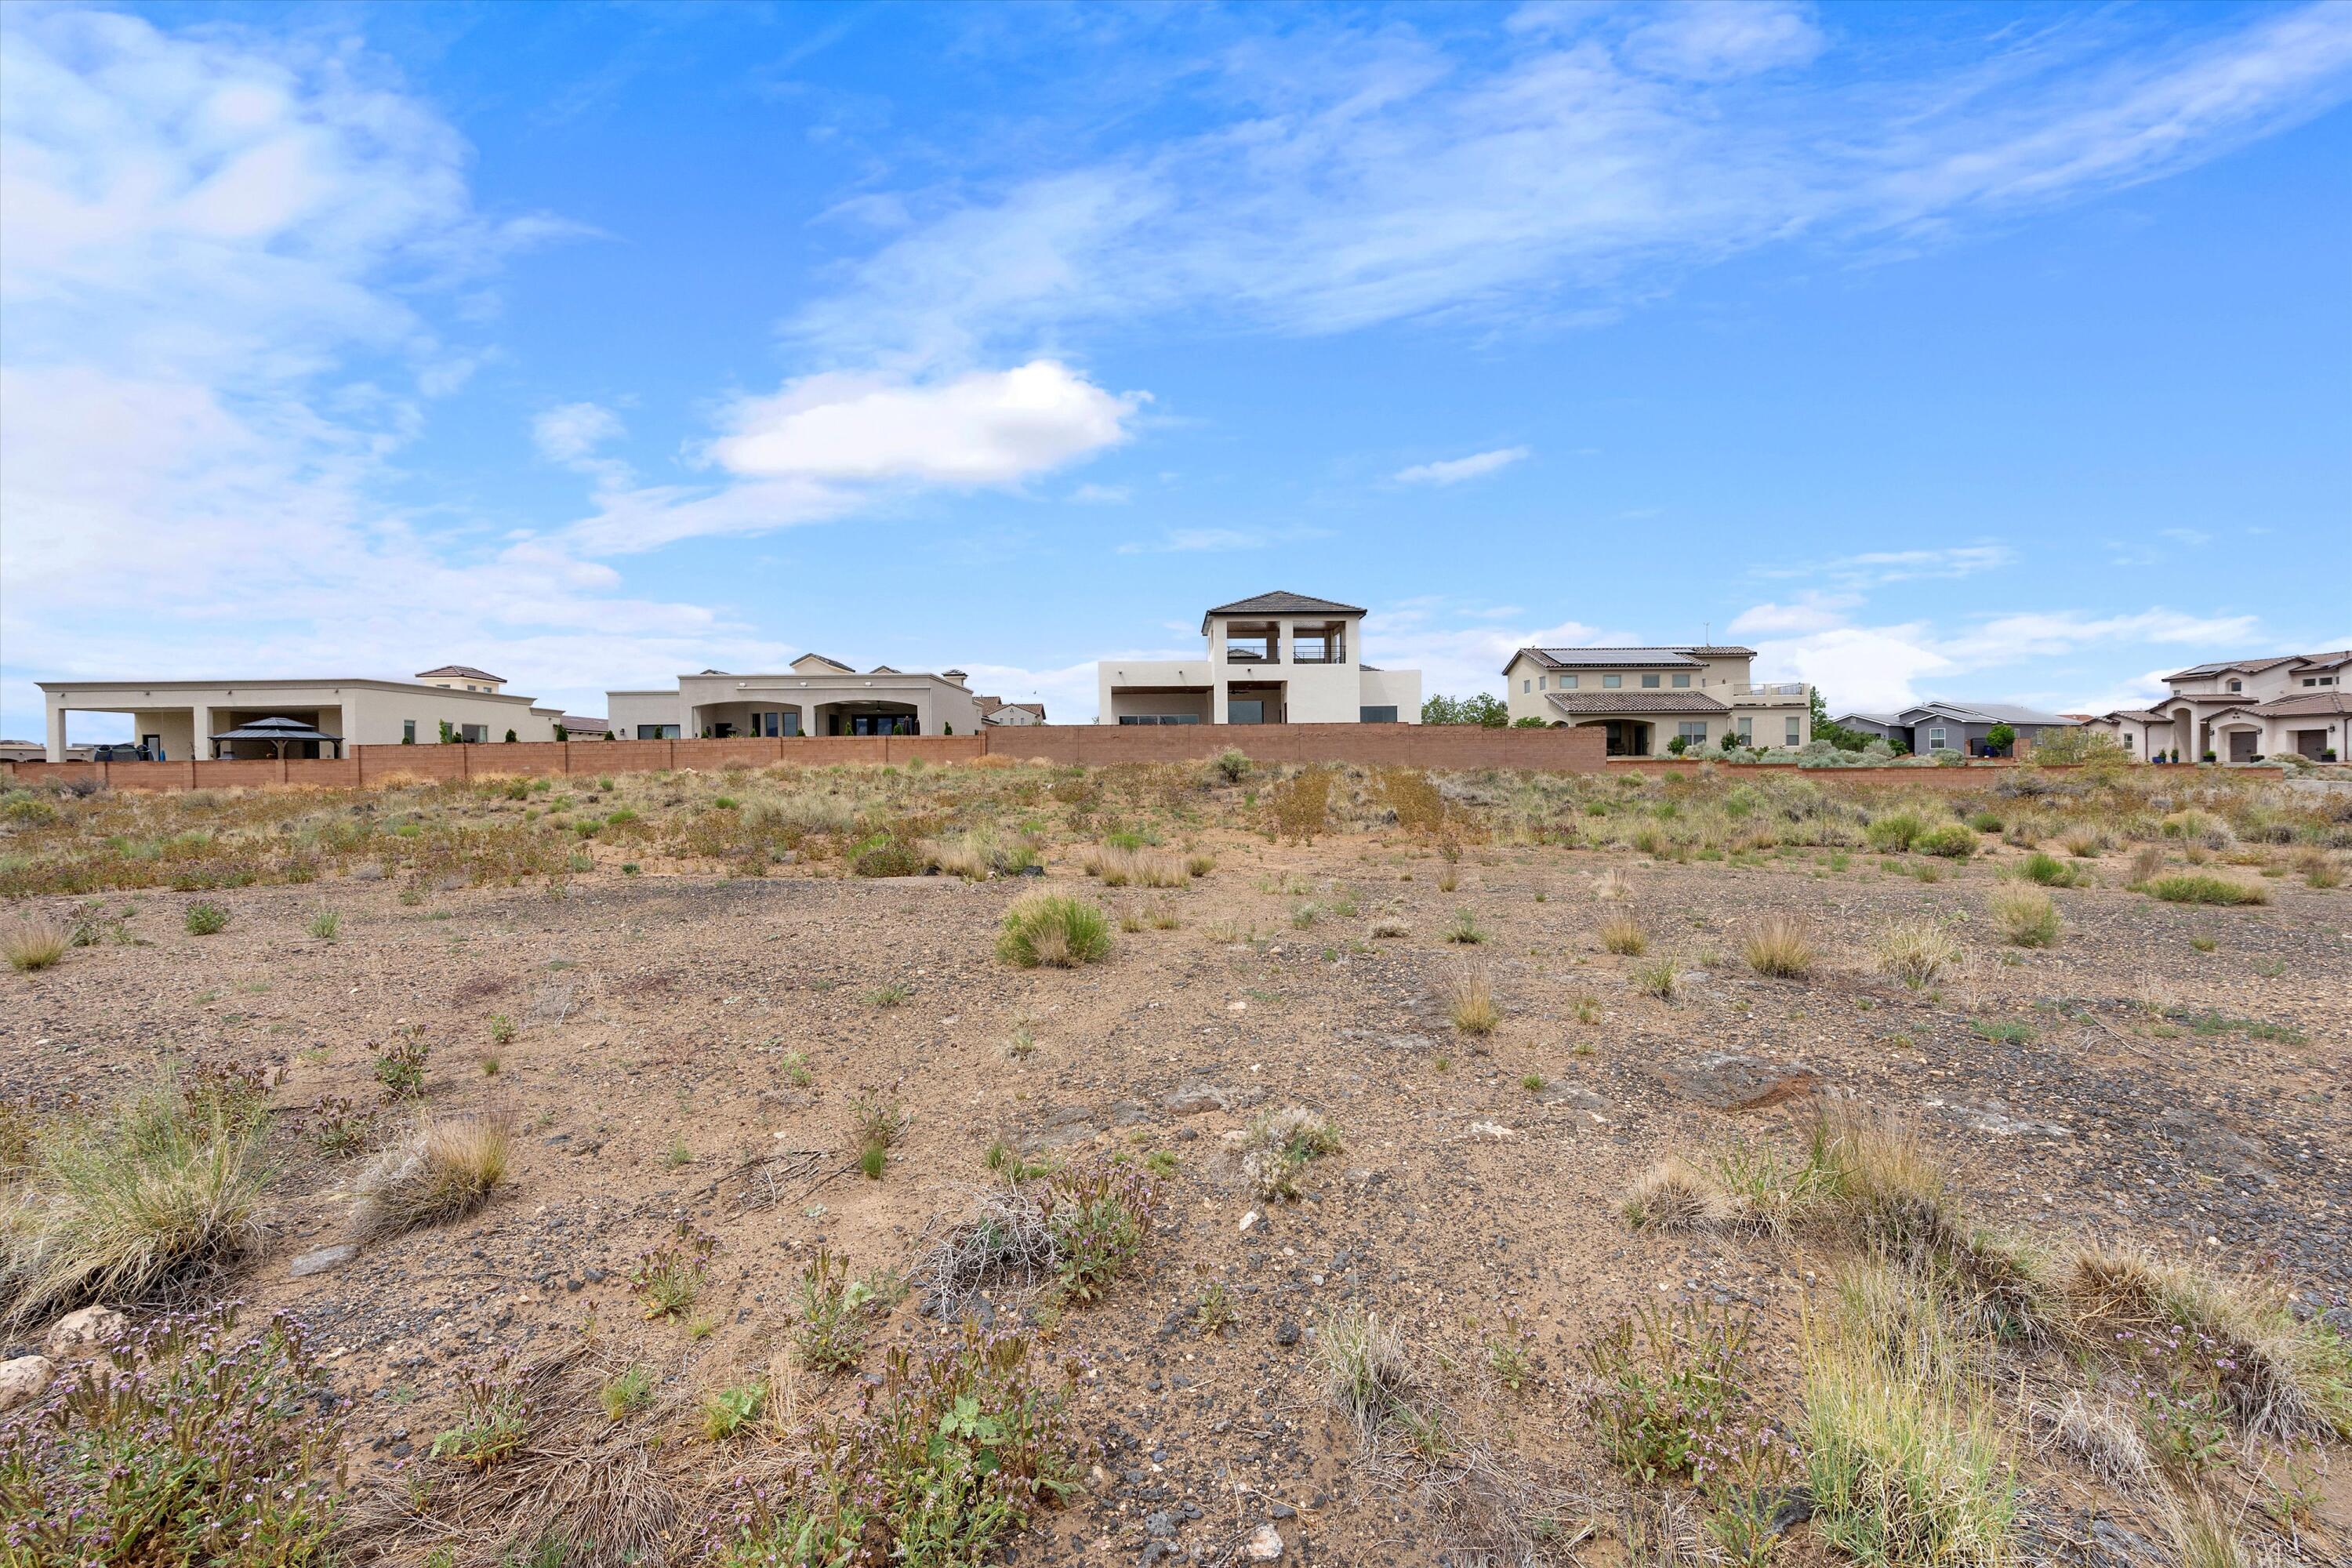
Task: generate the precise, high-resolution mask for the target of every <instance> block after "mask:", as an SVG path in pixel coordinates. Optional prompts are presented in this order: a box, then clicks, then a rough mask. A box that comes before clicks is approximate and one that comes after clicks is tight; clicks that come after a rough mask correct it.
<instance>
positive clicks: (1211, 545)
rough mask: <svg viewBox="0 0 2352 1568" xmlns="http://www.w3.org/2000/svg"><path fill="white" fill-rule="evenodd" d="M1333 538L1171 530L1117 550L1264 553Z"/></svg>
mask: <svg viewBox="0 0 2352 1568" xmlns="http://www.w3.org/2000/svg"><path fill="white" fill-rule="evenodd" d="M1330 537H1331V531H1330V530H1329V529H1328V528H1311V527H1301V528H1259V529H1251V528H1172V529H1170V530H1169V531H1167V532H1165V533H1163V534H1161V535H1160V537H1159V538H1158V539H1153V540H1140V539H1139V540H1130V541H1129V542H1127V543H1125V544H1122V545H1120V546H1119V547H1118V552H1119V553H1120V554H1121V555H1171V554H1190V553H1193V552H1214V551H1227V550H1264V549H1265V548H1267V547H1268V546H1270V545H1276V544H1293V543H1297V542H1300V541H1302V540H1309V539H1328V538H1330Z"/></svg>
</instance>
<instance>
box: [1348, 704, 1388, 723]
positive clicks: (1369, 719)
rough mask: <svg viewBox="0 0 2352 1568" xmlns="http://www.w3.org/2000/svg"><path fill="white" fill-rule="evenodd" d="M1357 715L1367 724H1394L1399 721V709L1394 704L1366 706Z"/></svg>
mask: <svg viewBox="0 0 2352 1568" xmlns="http://www.w3.org/2000/svg"><path fill="white" fill-rule="evenodd" d="M1357 717H1358V718H1359V719H1360V720H1361V721H1363V722H1365V723H1367V724H1393V723H1395V722H1396V721H1397V710H1396V709H1395V707H1394V706H1393V705H1389V706H1384V707H1380V708H1366V709H1363V710H1360V712H1359V713H1358V714H1357Z"/></svg>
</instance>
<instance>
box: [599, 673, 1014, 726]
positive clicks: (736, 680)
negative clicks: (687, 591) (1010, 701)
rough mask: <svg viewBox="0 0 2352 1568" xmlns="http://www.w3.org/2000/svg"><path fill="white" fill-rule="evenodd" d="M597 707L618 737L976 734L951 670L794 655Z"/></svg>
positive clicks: (607, 698)
mask: <svg viewBox="0 0 2352 1568" xmlns="http://www.w3.org/2000/svg"><path fill="white" fill-rule="evenodd" d="M604 702H605V707H604V712H605V715H606V717H607V719H608V720H609V721H610V722H611V724H612V727H613V732H614V734H616V735H618V736H620V738H621V739H623V740H625V741H661V740H671V741H675V740H697V739H701V738H705V737H711V738H719V739H723V738H725V737H727V736H730V735H774V736H790V735H976V734H978V733H980V700H979V699H978V698H976V697H974V696H973V695H972V692H971V689H970V688H969V687H967V686H966V685H965V684H964V672H963V671H962V670H961V669H948V670H941V671H940V672H939V673H938V674H936V675H934V674H930V673H929V672H927V671H908V670H903V669H894V668H891V667H890V666H888V665H887V664H877V665H876V666H875V667H874V668H871V669H867V670H859V669H856V668H853V667H852V666H850V665H846V664H844V663H842V662H841V660H839V659H837V658H826V657H825V656H824V654H821V653H804V654H803V655H801V657H800V658H796V659H794V660H793V662H792V664H791V666H790V667H789V668H786V669H784V670H783V671H782V672H781V673H778V674H774V675H736V674H731V673H730V672H728V671H726V670H721V669H706V670H703V671H701V672H700V673H698V674H695V675H681V676H679V677H678V678H677V686H676V687H675V688H674V689H669V690H667V691H664V690H646V691H608V692H606V693H605V694H604Z"/></svg>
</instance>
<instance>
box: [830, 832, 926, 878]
mask: <svg viewBox="0 0 2352 1568" xmlns="http://www.w3.org/2000/svg"><path fill="white" fill-rule="evenodd" d="M928 866H929V859H928V858H927V857H926V856H925V855H924V854H923V852H922V851H921V850H920V849H919V848H917V847H915V846H913V845H911V844H907V843H904V842H902V841H900V840H899V839H897V838H894V837H887V836H883V837H875V838H870V839H868V840H866V842H865V843H863V844H861V845H859V846H858V847H856V849H853V850H851V851H850V854H849V870H850V874H851V875H852V876H856V877H919V876H921V875H922V874H923V872H924V870H925V868H927V867H928Z"/></svg>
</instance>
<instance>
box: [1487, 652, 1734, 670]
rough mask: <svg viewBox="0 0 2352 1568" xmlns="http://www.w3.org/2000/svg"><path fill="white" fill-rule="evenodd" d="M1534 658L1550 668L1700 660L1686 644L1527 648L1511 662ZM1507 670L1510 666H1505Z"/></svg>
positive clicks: (1587, 667)
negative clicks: (1672, 645) (1692, 654)
mask: <svg viewBox="0 0 2352 1568" xmlns="http://www.w3.org/2000/svg"><path fill="white" fill-rule="evenodd" d="M1521 658H1532V659H1534V660H1535V661H1536V662H1537V663H1538V664H1540V665H1543V666H1545V667H1546V668H1550V669H1600V668H1613V667H1617V666H1623V665H1634V664H1660V665H1677V664H1686V665H1689V666H1691V667H1693V668H1696V667H1697V665H1698V662H1699V661H1698V660H1697V659H1695V658H1692V657H1691V650H1690V649H1688V648H1685V647H1523V648H1521V649H1519V651H1518V652H1517V653H1515V654H1513V655H1512V656H1511V663H1512V664H1516V663H1517V662H1518V661H1519V660H1520V659H1521ZM1503 668H1505V669H1506V670H1507V669H1509V668H1510V665H1505V666H1504V667H1503Z"/></svg>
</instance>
